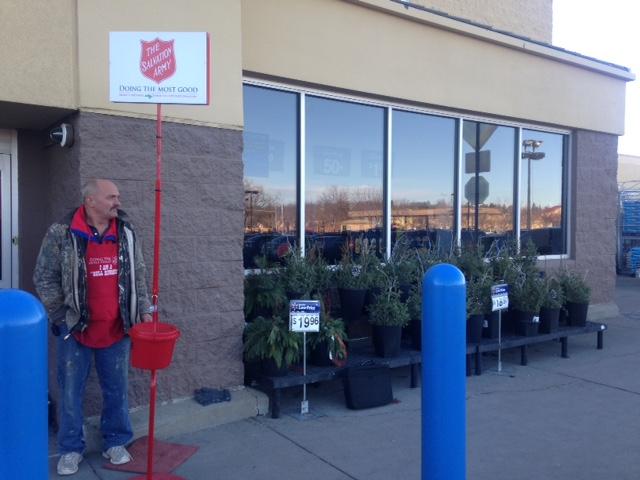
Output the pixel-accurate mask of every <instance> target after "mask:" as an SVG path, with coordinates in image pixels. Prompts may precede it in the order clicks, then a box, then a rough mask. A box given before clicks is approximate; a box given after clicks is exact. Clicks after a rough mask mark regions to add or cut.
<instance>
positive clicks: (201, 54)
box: [109, 32, 209, 105]
mask: <svg viewBox="0 0 640 480" xmlns="http://www.w3.org/2000/svg"><path fill="white" fill-rule="evenodd" d="M109 100H111V101H112V102H123V103H174V104H189V105H208V104H209V36H208V34H207V33H206V32H110V33H109Z"/></svg>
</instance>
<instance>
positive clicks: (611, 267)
mask: <svg viewBox="0 0 640 480" xmlns="http://www.w3.org/2000/svg"><path fill="white" fill-rule="evenodd" d="M617 150H618V137H616V136H615V135H608V134H602V133H595V132H588V131H581V130H579V131H576V132H574V136H573V155H572V156H573V165H574V168H573V182H572V183H573V185H574V188H573V190H572V200H573V202H572V203H573V212H572V213H573V215H572V218H573V222H572V229H573V234H574V235H573V252H574V259H575V266H576V268H578V269H579V270H581V271H583V272H585V273H586V276H587V280H588V282H589V284H590V285H591V287H592V294H591V295H592V300H591V301H592V303H607V302H612V301H614V289H615V276H616V271H615V255H616V218H617V208H618V207H617V194H618V188H617V183H616V171H617V158H618V155H617Z"/></svg>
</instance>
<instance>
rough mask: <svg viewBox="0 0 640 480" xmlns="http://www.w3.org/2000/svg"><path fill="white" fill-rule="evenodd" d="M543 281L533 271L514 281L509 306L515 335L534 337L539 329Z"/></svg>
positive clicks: (538, 274)
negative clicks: (513, 321)
mask: <svg viewBox="0 0 640 480" xmlns="http://www.w3.org/2000/svg"><path fill="white" fill-rule="evenodd" d="M544 288H545V286H544V280H543V279H542V278H541V277H540V273H539V272H538V271H535V270H531V271H528V272H526V273H523V274H521V275H520V276H519V277H518V279H517V280H515V282H514V285H513V288H512V290H511V292H512V293H511V295H510V296H509V304H510V305H513V309H514V312H513V315H514V318H515V321H516V334H518V335H524V336H530V335H536V334H537V333H538V328H539V316H538V315H539V313H540V306H541V305H542V301H543V297H544V292H545V289H544Z"/></svg>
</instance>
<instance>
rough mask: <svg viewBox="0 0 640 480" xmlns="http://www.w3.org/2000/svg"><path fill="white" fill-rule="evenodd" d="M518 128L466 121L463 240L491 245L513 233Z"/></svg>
mask: <svg viewBox="0 0 640 480" xmlns="http://www.w3.org/2000/svg"><path fill="white" fill-rule="evenodd" d="M515 139H516V129H515V128H511V127H500V126H497V125H492V124H488V123H479V122H469V121H465V122H464V128H463V140H464V141H463V155H464V157H463V159H462V195H463V196H462V212H461V224H462V243H463V244H468V243H478V242H481V244H482V245H483V246H484V248H489V247H490V246H491V244H493V243H494V242H496V241H497V242H500V243H502V242H505V241H507V240H509V239H510V238H511V237H513V220H514V215H513V191H514V188H513V187H514V174H513V169H514V160H515V152H516V149H515V142H516V140H515Z"/></svg>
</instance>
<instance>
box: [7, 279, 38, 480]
mask: <svg viewBox="0 0 640 480" xmlns="http://www.w3.org/2000/svg"><path fill="white" fill-rule="evenodd" d="M47 426H48V422H47V314H46V312H45V309H44V307H43V306H42V304H41V303H40V302H39V301H38V300H37V299H36V298H35V297H34V296H33V295H31V294H30V293H27V292H23V291H21V290H10V289H7V290H0V478H2V479H5V478H6V479H34V480H35V479H43V478H47V477H48V475H49V473H48V458H47V456H48V438H47V435H48V434H47Z"/></svg>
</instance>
